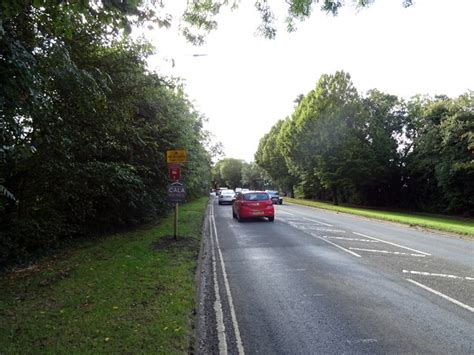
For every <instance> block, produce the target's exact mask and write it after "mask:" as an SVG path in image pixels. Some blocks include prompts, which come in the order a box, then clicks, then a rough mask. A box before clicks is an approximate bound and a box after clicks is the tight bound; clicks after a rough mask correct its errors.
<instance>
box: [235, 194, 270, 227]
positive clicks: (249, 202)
mask: <svg viewBox="0 0 474 355" xmlns="http://www.w3.org/2000/svg"><path fill="white" fill-rule="evenodd" d="M232 216H233V217H234V218H237V220H238V221H239V222H241V221H242V219H244V218H252V217H267V218H268V220H269V221H270V222H273V221H274V220H275V209H274V207H273V202H272V200H271V199H270V195H269V194H268V193H267V192H265V191H247V192H241V193H239V194H238V195H237V198H236V200H235V202H234V205H233V206H232Z"/></svg>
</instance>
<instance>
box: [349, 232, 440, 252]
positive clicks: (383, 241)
mask: <svg viewBox="0 0 474 355" xmlns="http://www.w3.org/2000/svg"><path fill="white" fill-rule="evenodd" d="M352 233H354V234H355V235H358V236H360V237H365V238H369V239H372V240H377V241H379V242H381V243H385V244H390V245H393V246H396V247H399V248H402V249H406V250H411V251H414V252H416V253H418V254H424V255H426V256H429V255H431V254H429V253H425V252H423V251H419V250H416V249H413V248H409V247H405V246H403V245H400V244H397V243H392V242H387V241H386V240H383V239H378V238H375V237H370V236H368V235H366V234H362V233H357V232H352Z"/></svg>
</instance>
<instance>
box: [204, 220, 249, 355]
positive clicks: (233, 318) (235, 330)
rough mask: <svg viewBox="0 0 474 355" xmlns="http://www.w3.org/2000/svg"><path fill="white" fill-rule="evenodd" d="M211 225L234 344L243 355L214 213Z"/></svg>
mask: <svg viewBox="0 0 474 355" xmlns="http://www.w3.org/2000/svg"><path fill="white" fill-rule="evenodd" d="M212 225H213V227H214V237H215V240H216V245H217V252H218V253H219V257H220V260H221V267H222V275H223V276H224V285H225V289H226V293H227V300H228V302H229V308H230V316H231V318H232V325H233V327H234V335H235V342H236V345H237V350H238V352H239V354H240V355H244V354H245V351H244V346H243V344H242V339H241V337H240V330H239V324H238V323H237V317H236V315H235V308H234V302H233V300H232V294H231V292H230V286H229V280H228V279H227V272H226V270H225V264H224V257H223V256H222V252H221V248H220V246H219V238H218V237H217V227H216V220H215V218H214V213H213V214H212Z"/></svg>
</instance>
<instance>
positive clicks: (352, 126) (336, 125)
mask: <svg viewBox="0 0 474 355" xmlns="http://www.w3.org/2000/svg"><path fill="white" fill-rule="evenodd" d="M473 97H474V95H473V94H472V92H468V93H467V94H465V95H462V96H460V97H459V98H457V99H450V98H448V97H446V96H439V97H436V98H434V99H431V98H429V97H414V98H413V99H412V100H410V101H409V102H406V103H405V102H403V101H401V100H400V99H398V98H397V97H396V96H393V95H388V94H385V93H382V92H380V91H378V90H371V91H369V92H368V93H367V94H366V95H365V96H363V95H360V94H359V93H358V92H357V90H356V89H355V88H354V86H353V85H352V82H351V80H350V76H349V75H348V74H346V73H344V72H337V73H335V74H334V75H323V76H322V77H321V78H320V80H319V81H318V83H317V85H316V88H315V89H314V90H312V91H310V92H309V93H308V94H307V95H306V96H303V97H299V98H298V100H297V101H296V103H297V107H296V108H295V111H294V113H293V114H292V115H291V117H290V118H287V119H285V120H283V121H279V122H277V124H275V125H274V126H273V127H272V128H271V130H270V132H269V133H267V134H266V135H265V136H264V137H262V139H261V140H260V144H259V147H258V149H257V152H256V154H255V160H256V162H257V164H259V166H261V167H262V168H263V169H265V170H266V171H267V172H268V174H269V175H270V176H271V178H272V179H273V180H274V181H275V182H276V183H277V184H278V185H279V186H280V188H281V189H283V190H285V191H292V190H294V194H295V195H296V196H297V197H300V198H312V199H319V200H328V199H332V200H333V202H334V203H335V204H338V203H339V201H340V200H341V201H342V202H347V203H354V204H362V205H370V206H389V207H405V208H409V209H417V210H421V211H429V212H444V213H455V214H464V215H468V216H469V215H473V214H474V208H473V206H474V200H473V196H474V187H473V181H474V179H473V176H474V175H473V174H474V165H473V164H474V160H473V158H472V157H473V151H474V135H473V133H472V132H473V131H474V126H473V124H474V123H473V122H474V119H473V112H474V109H473V107H474V99H473ZM285 186H286V188H285ZM290 195H291V194H290Z"/></svg>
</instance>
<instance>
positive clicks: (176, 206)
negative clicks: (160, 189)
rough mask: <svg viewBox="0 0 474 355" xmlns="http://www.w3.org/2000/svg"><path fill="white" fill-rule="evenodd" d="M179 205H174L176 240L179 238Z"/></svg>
mask: <svg viewBox="0 0 474 355" xmlns="http://www.w3.org/2000/svg"><path fill="white" fill-rule="evenodd" d="M178 205H179V203H176V204H175V205H174V240H178Z"/></svg>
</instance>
